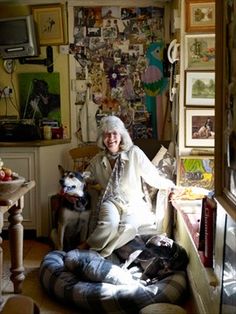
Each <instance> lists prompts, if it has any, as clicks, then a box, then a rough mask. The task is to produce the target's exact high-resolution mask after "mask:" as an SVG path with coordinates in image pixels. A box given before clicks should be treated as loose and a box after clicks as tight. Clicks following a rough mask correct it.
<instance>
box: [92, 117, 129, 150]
mask: <svg viewBox="0 0 236 314" xmlns="http://www.w3.org/2000/svg"><path fill="white" fill-rule="evenodd" d="M114 131H116V132H117V133H119V134H120V135H121V143H120V149H121V150H122V151H128V150H129V149H130V147H131V146H133V141H132V139H131V137H130V135H129V132H128V131H127V129H126V127H125V125H124V123H123V122H122V121H121V119H120V118H118V117H116V116H107V117H104V118H102V119H101V122H100V126H99V128H98V136H97V145H98V147H100V148H102V149H106V146H105V145H104V142H103V135H104V133H105V132H114Z"/></svg>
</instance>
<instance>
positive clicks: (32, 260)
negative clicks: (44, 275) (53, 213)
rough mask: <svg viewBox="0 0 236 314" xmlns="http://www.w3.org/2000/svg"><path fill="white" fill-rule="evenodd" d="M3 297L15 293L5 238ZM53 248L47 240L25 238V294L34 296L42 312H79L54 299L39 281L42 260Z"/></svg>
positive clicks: (55, 313)
mask: <svg viewBox="0 0 236 314" xmlns="http://www.w3.org/2000/svg"><path fill="white" fill-rule="evenodd" d="M2 248H3V299H4V302H5V301H6V300H7V298H9V297H11V296H13V295H14V293H13V284H12V282H11V281H10V278H9V277H10V270H9V269H10V253H9V249H8V241H7V240H3V243H2ZM50 250H51V247H50V246H49V244H47V243H45V241H44V242H43V241H37V240H24V267H25V276H26V277H25V280H24V282H23V293H22V294H23V295H26V296H29V297H31V298H33V300H34V301H35V302H36V304H37V305H38V306H39V308H40V314H75V313H76V314H78V313H79V312H78V311H74V310H72V309H71V308H69V307H66V306H63V305H62V304H60V303H58V302H56V301H54V300H52V299H51V298H49V297H48V295H47V294H46V293H45V292H44V290H43V289H42V287H41V285H40V282H39V266H40V262H41V260H42V259H43V257H44V256H45V254H47V252H49V251H50Z"/></svg>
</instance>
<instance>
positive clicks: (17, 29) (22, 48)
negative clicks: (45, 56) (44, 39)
mask: <svg viewBox="0 0 236 314" xmlns="http://www.w3.org/2000/svg"><path fill="white" fill-rule="evenodd" d="M38 54H39V49H38V42H37V36H36V29H35V24H34V20H33V16H32V15H27V16H18V17H9V18H1V19H0V57H1V58H3V59H14V58H22V57H33V56H38Z"/></svg>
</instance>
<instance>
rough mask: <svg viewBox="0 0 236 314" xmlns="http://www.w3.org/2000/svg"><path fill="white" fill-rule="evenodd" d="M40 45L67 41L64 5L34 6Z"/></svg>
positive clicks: (58, 43) (33, 10) (33, 12)
mask: <svg viewBox="0 0 236 314" xmlns="http://www.w3.org/2000/svg"><path fill="white" fill-rule="evenodd" d="M31 9H32V14H33V17H34V21H35V23H36V25H37V30H38V37H39V44H40V46H47V45H61V44H63V43H64V42H65V32H64V22H63V5H62V4H54V5H39V6H32V7H31Z"/></svg>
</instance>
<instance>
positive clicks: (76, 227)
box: [51, 165, 90, 250]
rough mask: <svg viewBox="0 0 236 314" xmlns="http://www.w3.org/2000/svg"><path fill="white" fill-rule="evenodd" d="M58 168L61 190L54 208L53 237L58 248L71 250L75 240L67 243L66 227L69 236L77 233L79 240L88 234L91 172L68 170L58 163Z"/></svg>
mask: <svg viewBox="0 0 236 314" xmlns="http://www.w3.org/2000/svg"><path fill="white" fill-rule="evenodd" d="M58 169H59V171H60V174H61V178H60V180H59V183H60V187H61V190H60V193H58V195H57V205H56V206H55V207H56V208H54V211H55V213H54V220H55V227H56V228H55V229H53V230H52V234H51V238H52V241H53V243H54V246H55V248H56V249H57V250H69V249H72V247H71V246H73V244H72V242H73V241H72V240H71V239H70V240H69V243H68V245H66V244H65V240H66V239H65V236H66V229H68V232H67V233H69V236H70V235H72V234H73V235H75V233H76V236H77V237H78V238H77V241H78V242H79V241H80V240H81V238H86V236H87V221H88V218H89V212H90V211H89V210H88V209H89V203H90V202H89V194H88V192H87V191H86V182H85V179H86V178H87V177H89V173H88V172H83V173H81V172H77V171H67V170H64V168H63V167H62V166H61V165H58ZM69 229H70V231H69ZM68 246H69V247H68Z"/></svg>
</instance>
